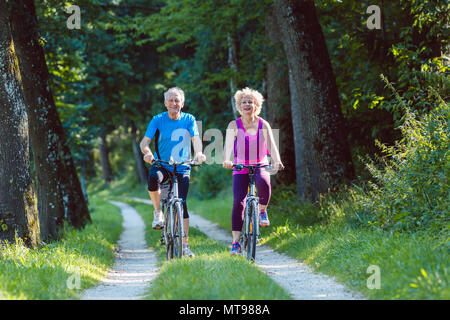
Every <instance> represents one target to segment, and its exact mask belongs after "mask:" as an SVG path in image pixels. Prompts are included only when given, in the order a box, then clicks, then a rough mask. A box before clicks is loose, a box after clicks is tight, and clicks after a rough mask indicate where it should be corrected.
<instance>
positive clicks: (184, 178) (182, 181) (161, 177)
mask: <svg viewBox="0 0 450 320" xmlns="http://www.w3.org/2000/svg"><path fill="white" fill-rule="evenodd" d="M169 179H170V173H169V171H167V170H166V169H165V168H162V167H156V166H152V168H151V169H150V172H149V174H148V191H158V190H159V189H160V185H161V184H162V183H168V182H169ZM189 180H190V175H189V173H177V181H178V197H180V198H181V199H183V218H184V219H187V218H189V213H188V210H187V205H186V198H187V195H188V191H189Z"/></svg>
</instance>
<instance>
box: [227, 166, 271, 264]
mask: <svg viewBox="0 0 450 320" xmlns="http://www.w3.org/2000/svg"><path fill="white" fill-rule="evenodd" d="M265 167H271V166H270V165H268V164H263V165H261V164H256V165H244V164H233V168H235V169H236V170H237V171H241V170H242V169H244V168H248V171H249V172H248V173H249V178H250V183H249V188H248V193H247V200H246V203H245V213H244V226H245V231H244V232H242V233H241V237H240V241H239V242H240V243H242V248H243V249H244V251H245V252H246V253H247V259H248V260H250V261H252V262H254V261H255V256H256V243H257V242H258V237H259V236H260V233H259V215H258V212H259V197H258V196H257V195H256V185H255V169H258V168H265Z"/></svg>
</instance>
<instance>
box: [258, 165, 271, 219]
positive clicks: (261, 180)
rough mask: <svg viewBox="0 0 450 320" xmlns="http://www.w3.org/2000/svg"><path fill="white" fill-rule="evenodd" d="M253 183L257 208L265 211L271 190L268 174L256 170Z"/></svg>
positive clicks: (262, 170) (261, 170)
mask: <svg viewBox="0 0 450 320" xmlns="http://www.w3.org/2000/svg"><path fill="white" fill-rule="evenodd" d="M255 183H256V187H257V188H258V197H259V208H260V210H261V211H262V210H264V211H265V210H266V209H267V206H268V205H269V201H270V196H271V194H272V189H271V186H270V174H269V172H267V171H266V170H265V169H257V170H256V172H255Z"/></svg>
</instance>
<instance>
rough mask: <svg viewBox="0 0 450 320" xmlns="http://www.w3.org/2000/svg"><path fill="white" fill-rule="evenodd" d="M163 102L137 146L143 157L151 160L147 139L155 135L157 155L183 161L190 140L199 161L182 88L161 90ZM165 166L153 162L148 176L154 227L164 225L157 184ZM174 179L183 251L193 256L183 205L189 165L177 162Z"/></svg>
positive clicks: (199, 151)
mask: <svg viewBox="0 0 450 320" xmlns="http://www.w3.org/2000/svg"><path fill="white" fill-rule="evenodd" d="M164 105H165V106H166V108H167V112H163V113H160V114H158V115H156V116H154V117H153V118H152V120H151V121H150V124H149V125H148V128H147V131H146V133H145V136H144V138H143V139H142V141H141V143H140V148H141V151H142V153H143V154H144V161H145V162H148V163H150V164H151V163H153V161H154V160H155V157H154V155H153V153H152V151H151V150H150V142H151V141H152V139H155V151H156V155H157V159H159V160H163V161H167V162H168V161H170V160H171V159H172V160H173V161H175V162H184V161H186V160H188V159H189V158H190V155H191V141H192V143H193V145H194V154H195V157H194V158H195V160H196V161H197V162H198V163H202V162H204V161H205V160H206V157H205V155H204V154H203V153H202V141H201V139H200V137H199V133H198V128H197V124H196V122H195V117H194V116H193V115H191V114H189V113H184V112H181V109H182V108H183V106H184V92H183V90H181V89H180V88H177V87H174V88H170V89H169V90H167V91H166V92H165V93H164ZM167 170H173V167H172V166H170V165H168V164H163V165H162V166H160V167H155V166H152V168H151V169H150V172H149V177H148V192H149V195H150V199H151V200H152V203H153V206H154V208H155V211H154V213H153V214H154V219H153V222H152V227H153V229H162V228H163V227H164V215H163V213H162V211H161V208H160V200H161V189H160V185H161V184H162V183H164V182H166V181H168V179H169V173H168V171H167ZM176 175H177V181H178V184H179V196H180V198H182V199H183V225H184V231H185V232H184V233H185V236H184V237H183V254H185V255H187V256H194V253H193V252H192V251H191V250H190V248H189V244H188V240H189V237H188V234H189V213H188V210H187V205H186V198H187V194H188V190H189V180H190V167H189V166H177V172H176Z"/></svg>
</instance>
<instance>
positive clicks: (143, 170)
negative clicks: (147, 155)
mask: <svg viewBox="0 0 450 320" xmlns="http://www.w3.org/2000/svg"><path fill="white" fill-rule="evenodd" d="M138 143H139V142H138V138H137V134H136V124H135V123H134V121H131V145H132V147H133V155H134V163H135V166H134V167H135V170H136V175H137V177H138V179H139V181H140V182H141V183H142V184H146V183H147V175H148V172H147V167H146V166H145V164H144V160H143V158H142V153H141V150H140V149H139V146H138Z"/></svg>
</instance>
